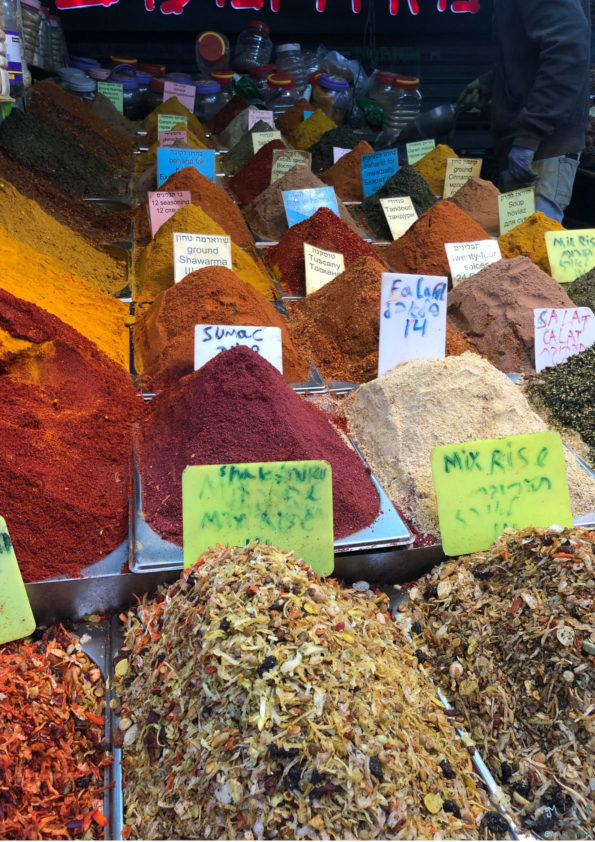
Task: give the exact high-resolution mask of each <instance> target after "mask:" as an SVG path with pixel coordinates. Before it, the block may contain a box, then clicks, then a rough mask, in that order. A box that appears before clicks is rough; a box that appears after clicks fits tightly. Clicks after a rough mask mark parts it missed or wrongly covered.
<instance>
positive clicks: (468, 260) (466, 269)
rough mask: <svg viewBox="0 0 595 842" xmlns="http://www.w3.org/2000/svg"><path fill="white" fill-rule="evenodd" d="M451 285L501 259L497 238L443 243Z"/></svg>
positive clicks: (455, 284)
mask: <svg viewBox="0 0 595 842" xmlns="http://www.w3.org/2000/svg"><path fill="white" fill-rule="evenodd" d="M444 248H445V249H446V256H447V258H448V265H449V266H450V274H451V277H452V285H453V287H456V286H457V285H458V284H459V283H460V282H461V281H463V280H465V278H469V277H471V275H475V274H477V272H479V271H480V270H481V269H485V267H486V266H489V265H490V263H495V262H496V261H497V260H502V254H501V252H500V246H499V245H498V240H475V241H474V242H470V243H445V244H444Z"/></svg>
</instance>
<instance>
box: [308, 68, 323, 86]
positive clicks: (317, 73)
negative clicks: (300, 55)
mask: <svg viewBox="0 0 595 842" xmlns="http://www.w3.org/2000/svg"><path fill="white" fill-rule="evenodd" d="M324 72H325V71H324V70H315V71H314V73H312V75H311V76H310V78H309V79H308V82H309V83H310V84H311V85H315V84H316V82H318V79H319V78H320V76H322V74H323V73H324Z"/></svg>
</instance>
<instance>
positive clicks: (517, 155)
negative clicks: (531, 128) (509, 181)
mask: <svg viewBox="0 0 595 842" xmlns="http://www.w3.org/2000/svg"><path fill="white" fill-rule="evenodd" d="M533 155H534V152H533V150H532V149H526V148H525V147H524V146H513V147H512V148H511V150H510V152H509V153H508V172H509V173H510V174H511V176H512V177H513V178H514V179H515V181H518V182H520V183H521V184H532V183H533V182H534V181H536V180H537V178H538V175H537V173H535V172H533V170H532V169H531V166H532V164H533Z"/></svg>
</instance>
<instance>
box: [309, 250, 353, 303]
mask: <svg viewBox="0 0 595 842" xmlns="http://www.w3.org/2000/svg"><path fill="white" fill-rule="evenodd" d="M304 262H305V266H306V295H310V293H311V292H316V290H317V289H320V287H323V286H324V285H325V284H328V282H329V281H332V280H333V278H336V277H337V275H340V274H341V272H344V271H345V260H344V259H343V255H342V254H341V253H340V252H336V251H326V250H325V249H319V248H317V247H316V246H311V245H310V244H309V243H304Z"/></svg>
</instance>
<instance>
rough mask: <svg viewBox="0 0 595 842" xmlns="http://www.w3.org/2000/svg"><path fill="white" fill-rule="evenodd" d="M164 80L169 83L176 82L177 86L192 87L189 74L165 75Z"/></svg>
mask: <svg viewBox="0 0 595 842" xmlns="http://www.w3.org/2000/svg"><path fill="white" fill-rule="evenodd" d="M163 78H164V79H169V81H170V82H177V83H178V85H193V84H194V82H193V81H192V76H191V75H190V74H189V73H166V74H165V75H164V76H163Z"/></svg>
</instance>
